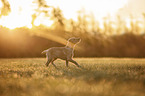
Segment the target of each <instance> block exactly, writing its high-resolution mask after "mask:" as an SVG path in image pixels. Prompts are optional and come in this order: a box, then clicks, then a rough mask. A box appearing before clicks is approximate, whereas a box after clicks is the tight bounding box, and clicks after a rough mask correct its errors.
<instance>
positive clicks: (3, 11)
mask: <svg viewBox="0 0 145 96" xmlns="http://www.w3.org/2000/svg"><path fill="white" fill-rule="evenodd" d="M1 2H2V8H0V17H1V16H6V15H8V14H9V13H10V12H11V7H10V4H9V2H8V1H7V0H1Z"/></svg>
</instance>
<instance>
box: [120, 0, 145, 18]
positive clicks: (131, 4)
mask: <svg viewBox="0 0 145 96" xmlns="http://www.w3.org/2000/svg"><path fill="white" fill-rule="evenodd" d="M118 13H119V14H120V15H121V16H124V17H127V16H129V15H130V14H133V15H134V17H136V18H138V17H141V16H142V13H145V0H129V1H128V3H127V5H125V6H124V7H123V8H121V9H120V10H119V11H118Z"/></svg>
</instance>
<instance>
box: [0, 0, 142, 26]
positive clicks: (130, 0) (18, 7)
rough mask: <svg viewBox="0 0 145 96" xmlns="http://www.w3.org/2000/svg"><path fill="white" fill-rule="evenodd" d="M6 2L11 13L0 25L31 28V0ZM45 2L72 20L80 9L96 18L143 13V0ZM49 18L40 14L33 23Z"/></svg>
mask: <svg viewBox="0 0 145 96" xmlns="http://www.w3.org/2000/svg"><path fill="white" fill-rule="evenodd" d="M8 2H9V3H10V6H11V13H10V14H9V15H8V16H3V17H1V18H0V25H3V26H5V27H8V28H10V29H14V28H16V27H23V26H26V27H28V28H31V27H32V25H31V20H32V14H33V13H34V9H35V4H34V3H32V2H33V0H8ZM46 2H47V4H48V5H49V6H54V7H59V8H60V9H61V10H62V12H63V15H64V17H65V18H66V19H71V18H72V19H74V20H77V15H78V11H80V10H85V12H86V13H87V14H91V13H93V14H94V16H95V18H96V19H102V18H103V17H105V16H107V15H108V14H109V15H110V16H112V17H113V16H116V14H120V15H121V16H122V17H128V16H129V15H130V14H133V15H134V16H136V18H138V17H141V16H142V13H145V6H144V4H145V0H46ZM1 6H2V4H1V3H0V7H1ZM49 19H50V18H46V17H43V15H40V16H39V17H38V18H37V19H36V21H35V22H34V24H35V25H37V26H39V25H40V24H44V25H48V26H51V24H52V23H53V22H51V21H50V20H49ZM47 21H49V22H47ZM14 22H15V23H14Z"/></svg>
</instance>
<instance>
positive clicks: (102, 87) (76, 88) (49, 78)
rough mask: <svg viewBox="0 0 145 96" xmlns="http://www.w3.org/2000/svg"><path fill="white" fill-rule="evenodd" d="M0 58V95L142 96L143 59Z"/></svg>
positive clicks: (144, 86)
mask: <svg viewBox="0 0 145 96" xmlns="http://www.w3.org/2000/svg"><path fill="white" fill-rule="evenodd" d="M75 60H76V61H77V62H78V63H79V64H80V65H81V66H82V68H77V67H76V66H75V65H74V64H72V63H69V67H68V68H67V67H66V66H65V62H64V61H62V60H57V61H55V65H56V66H57V69H56V68H55V67H54V66H53V65H50V66H49V67H46V66H45V65H44V64H45V62H46V61H45V59H44V58H23V59H21V58H20V59H19V58H17V59H0V96H145V59H128V58H123V59H118V58H75Z"/></svg>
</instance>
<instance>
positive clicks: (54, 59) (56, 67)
mask: <svg viewBox="0 0 145 96" xmlns="http://www.w3.org/2000/svg"><path fill="white" fill-rule="evenodd" d="M56 59H57V58H54V59H53V60H52V61H51V63H52V65H53V66H54V67H55V68H57V67H56V65H55V64H54V61H55V60H56Z"/></svg>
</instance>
